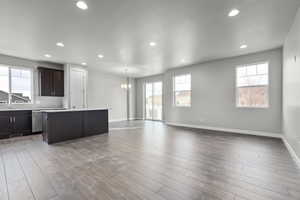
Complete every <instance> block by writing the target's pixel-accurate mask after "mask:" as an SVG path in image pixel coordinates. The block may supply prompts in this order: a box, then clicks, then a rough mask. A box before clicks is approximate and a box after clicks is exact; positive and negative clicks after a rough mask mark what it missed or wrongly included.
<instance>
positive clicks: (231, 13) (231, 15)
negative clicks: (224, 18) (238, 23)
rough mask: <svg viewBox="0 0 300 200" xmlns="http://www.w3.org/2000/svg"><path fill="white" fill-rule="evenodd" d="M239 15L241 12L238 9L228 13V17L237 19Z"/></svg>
mask: <svg viewBox="0 0 300 200" xmlns="http://www.w3.org/2000/svg"><path fill="white" fill-rule="evenodd" d="M238 14H240V11H239V10H238V9H232V10H231V11H230V12H229V13H228V17H235V16H237V15H238Z"/></svg>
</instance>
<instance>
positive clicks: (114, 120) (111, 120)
mask: <svg viewBox="0 0 300 200" xmlns="http://www.w3.org/2000/svg"><path fill="white" fill-rule="evenodd" d="M129 120H130V121H132V120H137V119H136V118H130V119H129ZM108 121H109V122H122V121H127V119H110V120H108Z"/></svg>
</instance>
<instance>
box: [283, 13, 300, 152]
mask: <svg viewBox="0 0 300 200" xmlns="http://www.w3.org/2000/svg"><path fill="white" fill-rule="evenodd" d="M299 122H300V10H299V11H298V14H297V16H296V18H295V22H294V24H293V26H292V28H291V30H290V33H289V34H288V36H287V39H286V42H285V44H284V65H283V130H284V133H285V136H286V138H287V140H288V142H289V144H290V145H291V146H292V147H293V148H294V150H295V151H296V153H297V154H298V156H299V157H300V123H299Z"/></svg>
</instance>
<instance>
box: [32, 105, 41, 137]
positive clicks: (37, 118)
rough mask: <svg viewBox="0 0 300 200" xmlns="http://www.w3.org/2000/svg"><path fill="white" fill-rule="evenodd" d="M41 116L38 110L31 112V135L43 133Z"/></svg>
mask: <svg viewBox="0 0 300 200" xmlns="http://www.w3.org/2000/svg"><path fill="white" fill-rule="evenodd" d="M42 118H43V114H42V111H40V110H33V111H32V133H39V132H42V131H43V119H42Z"/></svg>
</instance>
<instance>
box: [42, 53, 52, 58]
mask: <svg viewBox="0 0 300 200" xmlns="http://www.w3.org/2000/svg"><path fill="white" fill-rule="evenodd" d="M44 56H45V57H46V58H51V57H52V56H51V55H50V54H45V55H44Z"/></svg>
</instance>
